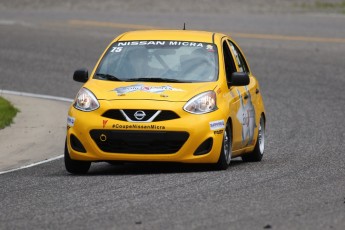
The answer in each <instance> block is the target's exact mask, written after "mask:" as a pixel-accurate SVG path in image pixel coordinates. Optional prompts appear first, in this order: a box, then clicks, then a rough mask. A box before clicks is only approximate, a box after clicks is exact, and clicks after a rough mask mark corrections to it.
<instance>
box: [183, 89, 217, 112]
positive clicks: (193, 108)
mask: <svg viewBox="0 0 345 230" xmlns="http://www.w3.org/2000/svg"><path fill="white" fill-rule="evenodd" d="M183 109H184V110H185V111H186V112H189V113H195V114H203V113H209V112H212V111H215V110H217V109H218V108H217V101H216V93H215V92H214V91H207V92H204V93H201V94H199V95H197V96H195V97H193V98H192V99H190V100H189V101H188V102H187V103H186V105H185V106H184V107H183Z"/></svg>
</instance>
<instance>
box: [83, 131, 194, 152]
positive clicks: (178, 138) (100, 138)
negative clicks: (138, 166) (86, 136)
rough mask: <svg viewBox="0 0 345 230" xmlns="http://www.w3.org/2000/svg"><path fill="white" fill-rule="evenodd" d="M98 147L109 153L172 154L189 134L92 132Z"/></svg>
mask: <svg viewBox="0 0 345 230" xmlns="http://www.w3.org/2000/svg"><path fill="white" fill-rule="evenodd" d="M90 135H91V137H92V139H93V140H94V141H95V142H96V144H97V146H98V147H99V148H100V149H101V150H102V151H104V152H108V153H137V154H172V153H176V152H178V151H179V150H180V148H181V147H182V146H183V144H184V143H185V142H186V141H187V139H188V137H189V134H188V133H187V132H174V131H166V132H164V131H163V132H161V131H123V130H91V131H90Z"/></svg>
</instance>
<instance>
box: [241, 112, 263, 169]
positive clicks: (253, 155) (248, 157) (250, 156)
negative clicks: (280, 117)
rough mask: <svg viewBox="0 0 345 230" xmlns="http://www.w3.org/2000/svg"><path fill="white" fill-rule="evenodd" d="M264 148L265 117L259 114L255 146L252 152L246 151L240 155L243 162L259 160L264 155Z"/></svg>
mask: <svg viewBox="0 0 345 230" xmlns="http://www.w3.org/2000/svg"><path fill="white" fill-rule="evenodd" d="M264 150H265V118H264V116H263V115H261V118H260V124H259V127H258V138H257V140H256V144H255V148H254V150H253V152H250V153H247V154H245V155H243V156H242V160H243V161H245V162H258V161H261V159H262V157H263V156H264Z"/></svg>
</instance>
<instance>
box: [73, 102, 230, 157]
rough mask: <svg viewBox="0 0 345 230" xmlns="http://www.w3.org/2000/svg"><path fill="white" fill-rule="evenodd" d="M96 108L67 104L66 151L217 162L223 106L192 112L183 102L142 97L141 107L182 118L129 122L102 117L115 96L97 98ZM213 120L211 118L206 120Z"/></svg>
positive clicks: (77, 154) (84, 154)
mask: <svg viewBox="0 0 345 230" xmlns="http://www.w3.org/2000/svg"><path fill="white" fill-rule="evenodd" d="M100 103H101V106H100V108H99V109H98V110H96V111H92V112H83V111H79V110H77V109H75V108H73V107H71V108H70V110H69V114H68V115H69V119H70V120H73V123H71V122H70V123H69V124H70V125H69V126H68V129H67V147H68V151H69V153H70V157H71V158H72V159H74V160H85V161H162V162H184V163H216V162H217V161H218V158H219V154H220V151H221V146H222V140H223V131H224V127H222V125H218V126H216V127H215V126H213V125H211V124H214V123H215V122H217V121H218V122H219V121H220V123H222V122H221V121H223V122H224V123H225V122H226V119H227V117H226V116H225V115H224V114H223V113H222V111H221V110H219V109H218V110H217V111H214V112H212V113H208V114H202V115H196V114H190V113H187V112H185V111H184V110H183V109H182V107H183V105H184V102H166V101H161V102H159V101H158V102H157V101H155V102H154V105H153V103H152V102H150V101H142V102H140V108H146V109H155V108H159V109H160V110H173V111H174V112H175V113H177V114H178V115H179V116H180V118H177V119H172V120H165V121H158V122H127V121H121V120H116V119H110V118H107V117H103V116H102V114H104V113H105V112H106V111H107V109H106V108H116V107H118V108H119V105H118V102H115V101H101V102H100ZM121 104H125V105H126V109H127V108H128V109H139V108H138V102H133V101H126V102H122V103H121ZM210 123H211V124H210Z"/></svg>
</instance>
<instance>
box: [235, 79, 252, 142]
mask: <svg viewBox="0 0 345 230" xmlns="http://www.w3.org/2000/svg"><path fill="white" fill-rule="evenodd" d="M245 89H246V92H247V95H248V99H247V104H244V102H243V98H242V95H241V93H240V91H239V90H238V89H237V93H238V95H239V97H240V102H241V105H240V108H239V110H238V112H237V119H238V121H239V122H240V123H241V125H242V144H243V145H244V146H248V145H250V144H252V143H253V141H254V140H253V138H254V129H255V128H256V122H255V109H254V106H253V103H252V97H251V95H250V92H249V90H248V88H247V86H245Z"/></svg>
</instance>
